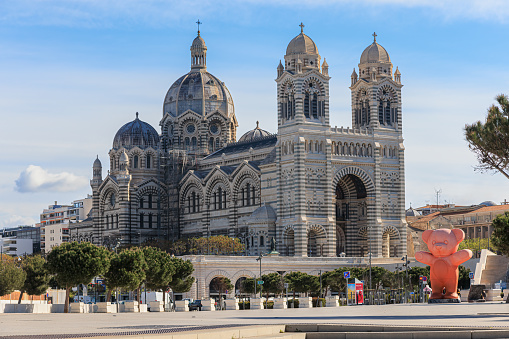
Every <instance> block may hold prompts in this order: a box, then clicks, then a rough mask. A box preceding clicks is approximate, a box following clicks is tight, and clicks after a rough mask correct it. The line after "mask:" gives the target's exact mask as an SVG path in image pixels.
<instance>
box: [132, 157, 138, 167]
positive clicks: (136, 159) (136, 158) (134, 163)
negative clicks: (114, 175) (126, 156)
mask: <svg viewBox="0 0 509 339" xmlns="http://www.w3.org/2000/svg"><path fill="white" fill-rule="evenodd" d="M133 168H138V156H137V155H135V156H134V158H133Z"/></svg>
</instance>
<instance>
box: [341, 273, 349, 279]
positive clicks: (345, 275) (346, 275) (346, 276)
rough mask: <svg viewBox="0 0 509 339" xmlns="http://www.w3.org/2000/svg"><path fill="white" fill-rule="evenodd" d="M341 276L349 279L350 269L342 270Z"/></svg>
mask: <svg viewBox="0 0 509 339" xmlns="http://www.w3.org/2000/svg"><path fill="white" fill-rule="evenodd" d="M343 277H344V278H345V279H350V271H346V272H343Z"/></svg>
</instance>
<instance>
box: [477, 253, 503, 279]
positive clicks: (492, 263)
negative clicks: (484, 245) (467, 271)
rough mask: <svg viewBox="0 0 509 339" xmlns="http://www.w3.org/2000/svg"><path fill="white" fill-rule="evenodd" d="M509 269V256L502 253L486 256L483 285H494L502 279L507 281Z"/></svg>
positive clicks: (482, 274)
mask: <svg viewBox="0 0 509 339" xmlns="http://www.w3.org/2000/svg"><path fill="white" fill-rule="evenodd" d="M508 269H509V258H508V257H506V256H502V255H489V256H487V257H486V267H485V268H484V270H483V271H482V273H481V285H486V286H493V284H494V283H497V282H499V281H500V280H502V281H505V279H506V274H507V270H508Z"/></svg>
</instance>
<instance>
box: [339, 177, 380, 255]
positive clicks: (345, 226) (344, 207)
mask: <svg viewBox="0 0 509 339" xmlns="http://www.w3.org/2000/svg"><path fill="white" fill-rule="evenodd" d="M363 177H364V176H361V175H359V174H358V173H356V174H352V173H346V174H344V175H343V176H341V177H340V178H339V179H338V180H337V182H336V186H335V187H334V189H335V211H336V234H337V235H338V238H339V237H340V236H341V237H342V238H339V239H338V240H341V243H340V241H337V242H336V246H337V247H338V246H341V245H342V248H341V249H339V248H337V247H336V254H340V253H342V252H344V253H345V254H346V256H349V257H351V256H361V255H362V251H363V246H362V244H361V243H360V242H361V239H360V237H359V229H361V228H362V227H365V226H367V223H368V211H369V208H368V192H369V191H372V190H371V182H369V183H365V180H366V179H365V178H363Z"/></svg>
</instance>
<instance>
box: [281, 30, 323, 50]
mask: <svg viewBox="0 0 509 339" xmlns="http://www.w3.org/2000/svg"><path fill="white" fill-rule="evenodd" d="M290 54H318V47H316V44H315V43H314V41H313V40H312V39H311V38H310V37H308V36H307V35H306V34H304V33H303V32H301V33H300V34H299V35H297V36H296V37H295V38H293V39H292V41H290V43H289V44H288V47H286V55H290Z"/></svg>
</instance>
